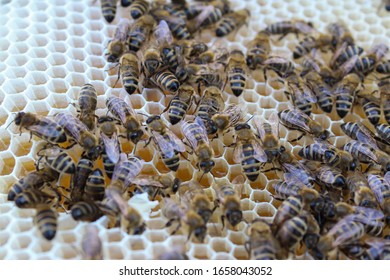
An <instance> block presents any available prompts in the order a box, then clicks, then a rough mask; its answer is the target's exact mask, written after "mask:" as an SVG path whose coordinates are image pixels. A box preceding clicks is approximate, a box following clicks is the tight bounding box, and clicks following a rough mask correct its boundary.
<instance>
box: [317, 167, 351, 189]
mask: <svg viewBox="0 0 390 280" xmlns="http://www.w3.org/2000/svg"><path fill="white" fill-rule="evenodd" d="M316 172H317V174H316V175H317V180H318V182H319V183H320V184H321V185H324V186H325V187H328V188H332V189H336V190H341V189H345V188H346V183H347V179H346V178H345V177H344V175H343V174H342V173H341V170H340V169H338V168H335V167H331V166H320V167H319V168H318V169H317V170H316Z"/></svg>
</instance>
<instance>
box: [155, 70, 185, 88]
mask: <svg viewBox="0 0 390 280" xmlns="http://www.w3.org/2000/svg"><path fill="white" fill-rule="evenodd" d="M151 80H152V82H153V83H154V84H155V85H157V86H158V87H159V88H160V89H161V91H162V92H163V93H166V92H167V93H175V92H176V91H177V90H178V89H179V87H180V83H179V81H178V80H177V78H176V76H175V75H174V74H172V72H170V71H168V70H160V71H157V72H156V73H155V74H154V75H153V76H152V77H151Z"/></svg>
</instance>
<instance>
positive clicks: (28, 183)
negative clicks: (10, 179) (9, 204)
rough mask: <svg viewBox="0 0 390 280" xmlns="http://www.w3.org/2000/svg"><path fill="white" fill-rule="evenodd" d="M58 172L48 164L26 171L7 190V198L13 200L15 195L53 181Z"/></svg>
mask: <svg viewBox="0 0 390 280" xmlns="http://www.w3.org/2000/svg"><path fill="white" fill-rule="evenodd" d="M59 175H60V174H59V173H58V172H57V171H55V170H53V169H51V168H50V167H48V166H45V167H44V168H43V169H40V170H37V171H33V172H30V173H28V174H27V175H26V176H25V177H23V178H21V179H19V180H18V181H17V182H16V183H15V184H14V185H12V186H11V188H10V189H9V190H8V196H7V199H8V200H9V201H13V200H14V199H15V197H16V196H17V195H18V194H20V193H22V192H24V191H25V190H28V189H41V188H42V187H44V185H45V184H50V183H53V182H54V181H57V180H58V178H59Z"/></svg>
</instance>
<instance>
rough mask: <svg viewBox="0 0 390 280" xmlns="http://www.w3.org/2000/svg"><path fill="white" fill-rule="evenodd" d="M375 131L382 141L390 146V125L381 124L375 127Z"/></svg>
mask: <svg viewBox="0 0 390 280" xmlns="http://www.w3.org/2000/svg"><path fill="white" fill-rule="evenodd" d="M375 130H376V133H377V134H378V136H379V138H380V139H382V140H383V141H384V142H386V143H388V144H390V125H388V124H384V123H381V124H378V125H376V126H375Z"/></svg>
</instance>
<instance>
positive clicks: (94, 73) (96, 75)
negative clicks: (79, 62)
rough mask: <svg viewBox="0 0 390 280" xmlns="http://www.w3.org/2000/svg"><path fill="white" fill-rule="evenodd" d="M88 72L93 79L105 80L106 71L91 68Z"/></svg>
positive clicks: (88, 75)
mask: <svg viewBox="0 0 390 280" xmlns="http://www.w3.org/2000/svg"><path fill="white" fill-rule="evenodd" d="M86 74H87V77H88V78H89V79H90V80H91V81H104V76H105V73H104V71H102V70H98V69H93V68H90V69H89V70H88V71H87V73H86Z"/></svg>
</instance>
